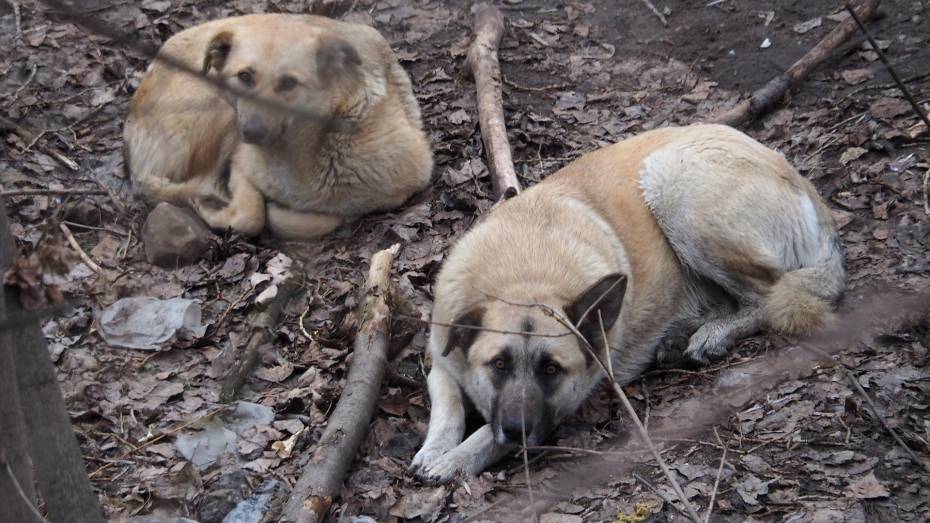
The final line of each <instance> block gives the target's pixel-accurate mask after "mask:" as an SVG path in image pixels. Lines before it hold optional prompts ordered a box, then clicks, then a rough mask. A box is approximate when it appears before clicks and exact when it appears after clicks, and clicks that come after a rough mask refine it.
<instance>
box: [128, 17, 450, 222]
mask: <svg viewBox="0 0 930 523" xmlns="http://www.w3.org/2000/svg"><path fill="white" fill-rule="evenodd" d="M159 53H160V55H163V56H170V57H172V58H173V59H174V60H176V61H180V62H181V63H183V64H185V65H187V66H189V67H195V68H199V69H202V70H203V74H204V75H207V76H210V77H212V78H215V79H216V80H218V81H219V82H220V83H221V84H222V85H224V86H225V87H226V89H218V88H216V87H214V86H213V85H211V84H209V83H207V82H204V81H202V80H201V79H199V78H196V77H192V76H190V75H188V74H185V73H183V72H180V71H177V70H175V69H172V68H171V67H170V66H169V65H168V64H165V63H162V62H158V61H156V62H155V63H153V64H152V66H151V67H150V69H149V71H148V72H147V74H146V76H145V78H144V79H143V81H142V83H141V84H140V86H139V89H138V90H137V91H136V93H135V95H134V97H133V100H132V103H131V105H130V110H129V116H128V118H127V121H126V126H125V129H124V139H125V152H126V165H127V166H128V168H129V172H130V175H131V178H132V181H133V185H134V187H135V188H136V190H137V192H139V193H140V194H141V195H142V196H143V197H144V198H145V199H146V200H148V201H149V202H151V203H154V202H159V201H168V202H172V203H175V204H179V205H188V206H191V207H193V208H194V209H195V210H197V212H198V213H199V214H200V215H201V216H202V217H203V218H204V220H205V221H206V222H207V223H208V224H209V225H210V226H211V227H213V228H215V229H221V230H225V229H233V230H235V231H237V232H241V233H243V234H246V235H256V234H258V233H259V232H261V231H262V230H264V229H266V228H267V229H269V230H270V231H271V232H272V233H274V234H276V235H278V236H282V237H287V238H298V239H306V238H314V237H317V236H320V235H323V234H326V233H328V232H330V231H332V230H333V229H335V228H336V227H338V226H339V225H340V224H342V223H344V222H346V221H350V220H353V219H355V218H357V217H359V216H361V215H363V214H366V213H369V212H373V211H378V210H386V209H391V208H394V207H397V206H399V205H401V204H402V203H403V202H404V201H405V200H407V199H408V198H409V197H410V196H411V195H413V194H414V193H416V192H417V191H419V190H421V189H423V188H424V187H425V186H426V185H427V184H428V183H429V180H430V176H431V172H432V155H431V153H430V148H429V142H428V140H427V138H426V135H425V134H424V132H423V126H422V120H421V116H420V108H419V105H418V103H417V101H416V99H415V98H414V96H413V91H412V88H411V85H410V79H409V77H408V76H407V73H406V72H405V71H404V70H403V69H402V68H401V66H400V64H399V63H398V61H397V58H396V56H395V55H394V52H393V51H392V50H391V48H390V46H389V45H388V43H387V41H385V39H384V38H383V37H382V36H381V35H380V34H379V33H378V32H377V31H376V30H375V29H372V28H371V27H367V26H363V25H358V24H350V23H346V22H340V21H336V20H332V19H329V18H323V17H317V16H309V15H308V16H303V15H286V14H265V15H249V16H241V17H234V18H226V19H222V20H216V21H213V22H208V23H205V24H202V25H199V26H195V27H192V28H189V29H187V30H185V31H182V32H180V33H178V34H177V35H175V36H173V37H172V38H170V39H169V40H168V41H167V42H166V43H165V45H164V46H163V47H162V49H161V50H160V51H159ZM262 101H265V102H266V103H262ZM269 102H270V103H269ZM282 108H284V109H283V110H282ZM291 108H292V109H294V110H289V109H291ZM306 114H315V115H319V117H318V118H308V117H306V116H305V115H306ZM332 122H342V124H343V125H331V124H332ZM346 124H347V125H346Z"/></svg>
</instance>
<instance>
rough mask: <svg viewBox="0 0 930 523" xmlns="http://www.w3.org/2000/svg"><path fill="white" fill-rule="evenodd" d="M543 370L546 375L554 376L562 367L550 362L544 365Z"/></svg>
mask: <svg viewBox="0 0 930 523" xmlns="http://www.w3.org/2000/svg"><path fill="white" fill-rule="evenodd" d="M544 371H545V373H546V376H555V375H556V374H558V373H559V372H561V371H562V369H561V368H559V366H558V365H556V364H555V363H550V364H548V365H546V367H545V369H544Z"/></svg>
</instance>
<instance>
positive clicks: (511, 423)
mask: <svg viewBox="0 0 930 523" xmlns="http://www.w3.org/2000/svg"><path fill="white" fill-rule="evenodd" d="M524 424H525V425H526V437H527V438H529V436H530V433H531V432H533V424H532V422H530V421H529V420H526V422H525V423H524V422H523V421H522V420H520V419H518V418H515V419H510V420H504V421H502V422H501V432H503V433H504V437H505V438H507V441H509V442H511V443H517V444H522V443H523V425H524Z"/></svg>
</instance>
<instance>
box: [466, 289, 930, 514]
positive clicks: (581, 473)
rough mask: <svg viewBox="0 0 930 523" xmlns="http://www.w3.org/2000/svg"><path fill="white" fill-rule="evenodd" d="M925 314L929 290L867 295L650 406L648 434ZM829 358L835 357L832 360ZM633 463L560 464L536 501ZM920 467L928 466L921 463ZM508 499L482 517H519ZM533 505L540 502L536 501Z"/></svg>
mask: <svg viewBox="0 0 930 523" xmlns="http://www.w3.org/2000/svg"><path fill="white" fill-rule="evenodd" d="M928 313H930V291H928V290H924V291H923V292H921V293H918V294H914V295H905V294H902V293H900V292H888V293H882V294H879V293H876V294H871V295H868V296H867V297H866V298H865V299H863V301H861V302H860V303H859V304H858V306H857V307H856V308H855V309H854V310H853V311H852V312H850V313H848V314H847V315H844V316H842V317H841V319H840V321H839V322H837V324H836V325H835V326H834V327H833V328H832V329H830V330H828V331H825V332H823V333H820V334H819V335H817V336H816V337H814V338H812V339H809V340H807V342H806V343H804V344H803V345H802V346H794V347H788V348H786V349H784V350H779V351H774V352H771V353H769V354H767V355H765V356H762V357H759V358H757V359H755V360H753V361H751V362H749V363H746V364H745V365H741V366H740V367H739V370H738V371H729V372H726V373H724V374H722V375H721V376H719V377H718V378H717V380H716V384H715V385H714V386H713V387H712V388H711V389H710V390H705V391H703V392H700V393H695V394H694V395H693V396H691V397H689V398H687V399H685V400H682V401H680V402H675V403H671V404H669V405H667V406H665V407H663V408H661V409H656V410H654V411H653V413H652V420H653V422H652V423H650V433H651V436H652V438H653V439H654V440H659V441H661V440H666V439H667V438H674V439H675V440H681V439H682V438H690V437H694V436H696V435H698V434H701V433H704V432H706V431H709V430H711V429H712V427H713V426H714V425H718V424H721V423H725V422H726V420H727V419H728V418H729V417H730V416H731V415H733V414H735V413H736V412H739V411H740V410H742V409H744V408H745V407H746V406H747V405H749V404H750V403H751V402H754V401H759V400H760V399H762V398H765V395H766V394H767V393H768V392H770V391H772V390H775V388H776V387H777V386H778V385H779V384H781V383H783V382H784V381H786V380H791V379H795V380H796V379H801V378H803V377H806V376H809V375H810V374H812V373H813V372H814V371H815V369H816V368H817V365H818V363H820V362H821V361H822V356H820V355H818V354H817V353H816V352H815V351H812V350H810V348H811V347H816V348H818V349H819V350H820V351H822V352H824V353H827V354H837V353H839V352H842V351H844V350H846V349H848V348H849V347H850V346H852V345H854V344H856V343H857V342H858V341H859V340H862V339H864V338H865V339H867V338H868V337H870V336H874V335H876V334H877V333H878V332H887V331H888V330H889V329H895V328H901V327H902V326H904V325H910V324H914V323H918V322H921V321H924V320H925V318H926V317H927V314H928ZM830 363H831V364H835V363H836V362H835V361H832V360H831V362H830ZM643 448H644V445H643V444H642V443H641V442H640V441H638V438H631V439H629V440H628V441H625V442H622V443H619V444H618V445H616V446H614V447H613V448H610V449H609V451H611V452H630V451H641V450H643ZM635 464H636V462H635V460H631V459H629V457H622V458H621V457H617V458H614V457H613V456H611V455H609V454H607V453H605V454H604V455H599V456H597V457H596V459H585V460H580V461H579V462H578V464H577V465H576V466H574V467H564V468H562V469H561V470H560V474H559V475H558V476H557V477H555V478H553V479H551V480H544V481H542V482H539V483H538V484H537V490H536V496H537V500H538V502H541V503H545V505H546V506H551V505H553V504H555V503H557V502H558V501H561V500H563V499H565V498H567V497H568V496H570V495H571V493H572V492H577V491H578V490H579V489H584V488H587V487H589V486H592V485H596V484H599V483H603V482H605V481H607V479H608V478H612V477H617V476H618V475H621V474H625V473H628V472H629V471H631V469H632V468H633V467H634V466H635ZM922 466H923V467H925V470H928V469H927V468H926V467H927V464H926V463H924V464H922ZM508 498H509V499H506V500H504V499H503V498H502V499H501V500H500V501H499V503H498V504H497V505H496V507H495V508H494V510H491V511H489V512H490V514H488V515H485V516H483V519H489V520H495V521H498V520H506V519H514V518H515V517H522V515H524V514H525V508H524V507H523V504H522V501H521V500H520V499H519V498H518V497H516V496H512V495H511V496H508ZM536 508H537V509H540V508H541V507H540V506H539V505H537V507H536ZM542 508H545V507H542Z"/></svg>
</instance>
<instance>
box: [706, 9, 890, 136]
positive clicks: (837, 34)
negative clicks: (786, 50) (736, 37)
mask: <svg viewBox="0 0 930 523" xmlns="http://www.w3.org/2000/svg"><path fill="white" fill-rule="evenodd" d="M880 1H881V0H864V1H863V2H862V3H861V4H860V5H859V7H858V8H857V9H856V11H857V14H858V15H859V16H860V17H861V18H863V19H868V18H871V17H872V15H874V14H875V11H876V10H877V9H878V4H879V2H880ZM855 32H856V22H855V20H853V19H852V18H848V19H846V20H843V21H842V22H841V23H840V24H839V25H838V26H836V27H834V28H833V30H832V31H830V32H829V33H828V34H827V36H825V37H824V38H823V40H821V41H820V42H818V43H817V45H815V46H814V47H813V49H811V50H810V51H808V52H807V53H806V54H805V55H804V56H802V57H801V59H800V60H798V61H797V62H795V63H794V65H792V66H791V67H789V68H788V70H787V71H785V72H784V73H783V74H781V75H779V76H777V77H775V78H774V79H772V80H771V81H770V82H769V83H767V84H765V85H764V86H763V87H762V88H761V89H758V90H756V91H755V92H753V93H752V95H751V96H750V97H749V98H748V99H746V100H743V101H742V102H740V103H739V104H737V105H736V107H733V108H732V109H729V110H727V111H724V112H722V113H719V114H717V115H712V116H711V117H710V119H709V122H710V123H719V124H726V125H731V126H733V127H738V126H740V125H743V124H745V123H748V122H750V121H751V120H753V119H754V118H756V117H757V116H759V115H760V114H762V113H764V112H766V111H768V110H769V109H771V108H772V106H773V105H775V104H776V103H777V102H778V101H779V100H781V99H782V98H784V96H785V93H787V92H788V90H789V89H791V88H792V87H794V86H796V85H797V84H798V83H800V82H801V80H803V79H804V78H805V77H806V76H807V75H808V74H810V72H811V71H813V70H814V68H816V67H817V66H818V65H820V64H821V63H822V62H823V61H824V60H826V59H827V57H828V56H830V54H831V53H832V52H833V51H834V50H836V48H837V47H839V46H840V45H841V44H842V43H843V42H845V41H846V40H847V39H849V37H850V36H852V34H853V33H855Z"/></svg>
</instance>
